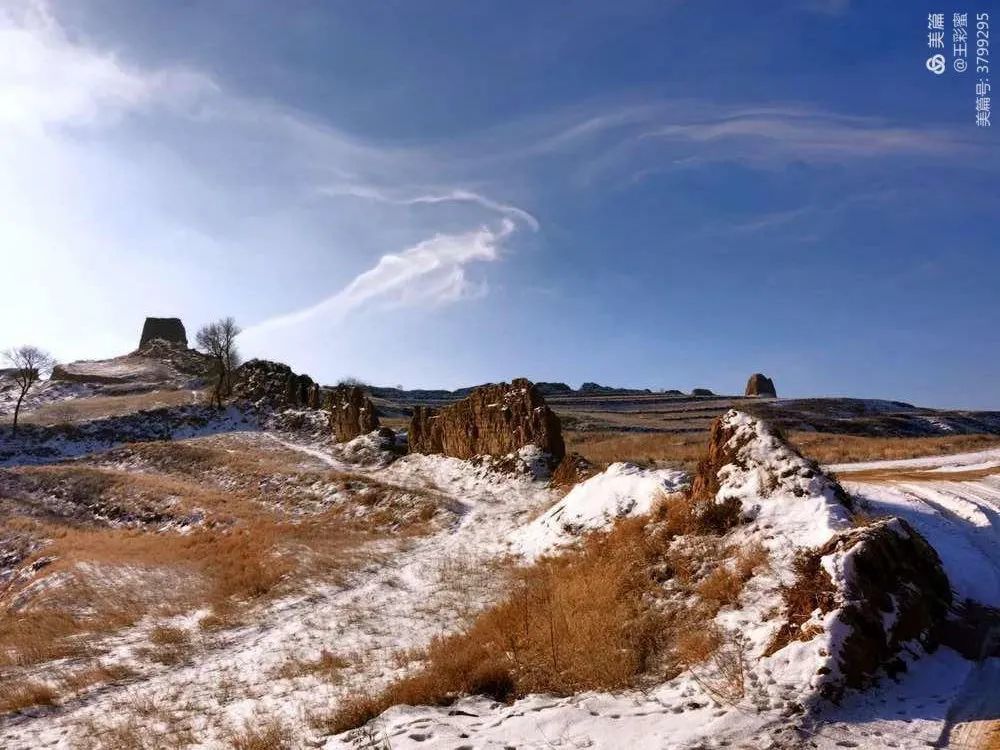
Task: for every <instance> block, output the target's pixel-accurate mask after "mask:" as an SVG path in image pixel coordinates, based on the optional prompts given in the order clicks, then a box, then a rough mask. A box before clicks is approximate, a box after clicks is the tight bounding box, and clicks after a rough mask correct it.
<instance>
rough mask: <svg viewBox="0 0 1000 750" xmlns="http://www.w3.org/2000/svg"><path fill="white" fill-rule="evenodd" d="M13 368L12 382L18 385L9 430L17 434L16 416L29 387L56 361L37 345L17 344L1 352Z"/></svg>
mask: <svg viewBox="0 0 1000 750" xmlns="http://www.w3.org/2000/svg"><path fill="white" fill-rule="evenodd" d="M3 356H4V359H6V360H7V361H8V362H9V363H10V365H11V368H12V369H13V373H12V374H13V377H14V382H15V383H16V384H17V387H18V391H19V392H18V395H17V405H16V406H15V407H14V426H13V429H12V430H11V432H12V433H13V434H14V435H16V434H17V418H18V415H20V413H21V402H22V401H24V397H25V396H27V395H28V391H30V390H31V387H32V386H33V385H34V384H35V383H37V382H38V381H39V380H40V379H41V377H42V376H43V375H46V374H48V373H49V372H51V371H52V368H53V367H55V364H56V361H55V359H54V358H53V357H52V355H51V354H49V353H48V352H46V351H44V350H42V349H39V348H38V347H37V346H28V345H25V346H17V347H14V348H13V349H8V350H7V351H5V352H4V353H3Z"/></svg>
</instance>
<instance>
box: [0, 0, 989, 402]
mask: <svg viewBox="0 0 1000 750" xmlns="http://www.w3.org/2000/svg"><path fill="white" fill-rule="evenodd" d="M907 5H908V6H909V7H906V8H903V7H901V6H900V5H898V4H891V3H887V2H885V3H859V2H849V1H848V0H826V1H820V0H799V1H794V2H776V3H768V4H763V3H757V2H746V3H733V2H725V3H723V2H698V3H695V2H667V1H665V0H659V1H657V2H642V1H638V0H637V1H636V2H615V3H612V2H606V1H605V2H589V1H588V2H573V3H564V2H539V1H538V0H532V2H503V3H500V2H481V1H478V0H462V1H461V2H458V1H457V0H456V1H455V2H443V1H442V2H419V3H418V2H411V1H408V0H407V1H403V0H400V1H398V2H397V1H395V0H392V1H389V0H378V1H377V2H360V1H358V2H346V1H344V2H324V3H311V2H299V1H294V2H288V3H270V2H258V3H251V2H244V1H243V0H240V1H239V2H237V1H236V0H212V1H211V2H209V1H208V0H204V1H196V0H187V1H186V2H171V3H163V2H154V1H153V0H72V1H70V0H66V1H65V2H58V1H57V0H54V1H52V2H44V3H43V2H38V1H25V0H12V1H10V2H6V3H3V4H2V5H0V97H2V98H0V101H2V102H3V103H2V104H0V158H2V161H3V163H4V165H5V169H4V170H2V171H0V202H2V205H3V206H4V211H3V212H0V253H2V254H3V267H4V268H5V269H6V270H7V272H8V273H9V274H10V278H13V279H16V283H15V284H14V285H13V288H12V291H9V292H8V294H9V295H10V306H9V308H8V310H6V311H5V314H4V315H3V316H2V317H0V344H2V345H3V346H7V345H9V344H14V343H20V342H28V341H30V342H32V343H36V344H39V345H42V346H44V347H46V348H48V349H50V350H51V351H52V352H53V353H54V354H55V355H56V356H57V357H59V358H61V359H64V360H69V359H75V358H80V357H90V358H93V357H99V356H109V355H114V354H119V353H122V352H124V351H127V350H129V349H131V348H133V347H134V346H135V343H136V341H137V339H138V333H139V329H140V326H141V322H142V318H143V317H144V316H145V315H178V316H181V317H182V318H183V319H184V321H185V323H186V324H187V326H188V328H189V332H190V333H192V334H193V330H194V329H195V328H196V327H197V326H198V325H199V324H201V323H204V322H206V321H208V320H211V319H213V318H216V317H219V316H223V315H233V316H235V317H236V318H237V320H238V321H239V322H240V323H241V324H242V325H243V326H244V328H245V329H247V330H246V332H245V334H244V335H243V337H242V340H241V345H242V349H243V352H244V354H245V355H247V356H265V357H270V358H274V359H280V360H284V361H287V362H288V363H289V364H290V365H292V366H293V367H294V368H295V369H297V370H299V371H306V372H309V373H310V374H312V375H313V376H314V377H318V378H319V379H321V380H323V381H327V382H331V381H335V380H337V379H338V378H340V377H343V376H346V375H352V376H356V377H360V378H362V379H365V380H368V381H371V382H375V383H379V384H397V383H400V384H403V385H405V386H407V387H455V386H460V385H468V384H473V383H477V382H484V381H489V380H499V379H507V378H510V377H514V376H518V375H526V376H528V377H532V378H534V379H537V380H563V381H567V382H570V383H572V384H579V383H580V382H581V381H584V380H596V381H599V382H602V383H608V384H613V385H630V386H642V387H652V388H681V389H685V390H686V389H690V388H692V387H696V386H701V387H709V388H712V389H713V390H716V391H718V392H735V391H738V390H740V389H741V388H742V386H743V384H744V383H745V381H746V378H747V376H748V375H749V374H750V373H751V372H754V371H763V372H766V373H768V374H769V375H771V376H772V377H773V378H774V379H775V382H776V385H777V387H778V390H779V392H780V393H781V394H782V395H787V396H810V395H853V396H866V397H868V396H870V397H886V398H896V399H902V400H907V401H912V402H916V403H920V404H925V405H935V406H958V407H970V408H1000V378H998V377H997V372H998V369H1000V346H998V344H1000V332H998V326H997V321H998V320H1000V302H998V295H997V280H998V279H1000V252H998V251H997V249H996V236H997V229H998V218H997V216H998V211H997V198H996V196H997V181H998V177H1000V160H998V151H997V139H996V138H995V137H994V135H993V133H992V131H991V130H987V129H977V128H976V127H974V120H973V111H974V101H975V93H974V85H975V78H974V75H973V74H972V73H968V72H967V73H966V74H964V75H958V74H955V73H953V72H951V71H949V73H948V74H946V75H942V76H933V75H931V74H930V73H929V72H928V71H927V70H926V69H925V67H924V60H925V59H926V57H927V55H928V50H927V44H926V22H927V18H926V16H927V13H928V12H930V11H935V12H936V11H944V12H946V14H947V16H948V17H949V20H950V14H951V12H952V11H953V10H964V9H963V8H957V7H956V8H952V7H944V6H936V5H932V4H925V3H920V2H916V3H909V4H907ZM978 9H979V10H981V9H982V8H978ZM975 10H977V9H975V8H973V9H970V12H974V11H975ZM8 286H11V285H8Z"/></svg>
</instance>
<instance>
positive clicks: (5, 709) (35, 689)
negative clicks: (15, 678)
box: [0, 681, 59, 714]
mask: <svg viewBox="0 0 1000 750" xmlns="http://www.w3.org/2000/svg"><path fill="white" fill-rule="evenodd" d="M58 697H59V693H58V692H57V691H56V689H55V688H54V687H52V686H51V685H49V684H48V683H45V682H35V681H28V682H23V683H19V684H16V685H12V686H4V687H0V714H3V713H10V712H11V711H20V710H21V709H23V708H30V707H32V706H52V705H54V704H55V702H56V700H57V699H58Z"/></svg>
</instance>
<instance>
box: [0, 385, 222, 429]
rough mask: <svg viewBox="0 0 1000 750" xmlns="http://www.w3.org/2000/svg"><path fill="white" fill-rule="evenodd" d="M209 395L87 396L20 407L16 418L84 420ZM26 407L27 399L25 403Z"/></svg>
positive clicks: (5, 418) (6, 417)
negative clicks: (19, 413) (19, 412)
mask: <svg viewBox="0 0 1000 750" xmlns="http://www.w3.org/2000/svg"><path fill="white" fill-rule="evenodd" d="M208 398H209V394H208V393H207V392H206V391H201V390H184V389H163V390H152V391H147V392H143V393H130V394H124V395H121V396H89V397H87V398H72V399H65V400H60V401H50V402H47V403H43V404H40V405H38V406H37V407H36V408H24V409H23V410H22V411H21V416H20V421H21V422H23V423H25V424H39V425H55V424H71V423H74V422H85V421H88V420H91V419H100V418H102V417H115V416H121V415H124V414H132V413H133V412H136V411H139V410H142V409H157V408H160V407H164V406H182V405H184V404H203V403H207V401H208ZM29 406H30V402H29ZM12 419H13V414H2V415H0V424H9V423H10V422H11V420H12Z"/></svg>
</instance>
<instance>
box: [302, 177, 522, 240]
mask: <svg viewBox="0 0 1000 750" xmlns="http://www.w3.org/2000/svg"><path fill="white" fill-rule="evenodd" d="M320 192H321V193H323V194H324V195H329V196H335V197H336V196H351V197H354V198H363V199H367V200H374V201H378V202H379V203H388V204H391V205H395V206H419V205H435V204H440V203H474V204H476V205H478V206H482V207H483V208H486V209H488V210H490V211H495V212H497V213H500V214H504V215H505V216H509V217H510V218H512V219H516V220H517V221H520V222H523V223H524V224H525V225H527V226H528V227H530V228H531V229H533V230H534V231H538V228H539V223H538V219H536V218H535V217H534V216H532V215H531V214H530V213H528V212H527V211H525V210H524V209H523V208H518V207H517V206H514V205H511V204H508V203H500V202H499V201H495V200H493V199H491V198H487V197H486V196H484V195H480V194H479V193H474V192H472V191H470V190H463V189H454V190H448V191H446V192H428V193H422V194H417V195H412V196H409V197H396V196H392V195H389V194H388V193H386V192H385V191H384V190H379V189H378V188H374V187H371V186H369V185H338V186H335V187H326V188H322V189H321V190H320Z"/></svg>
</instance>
